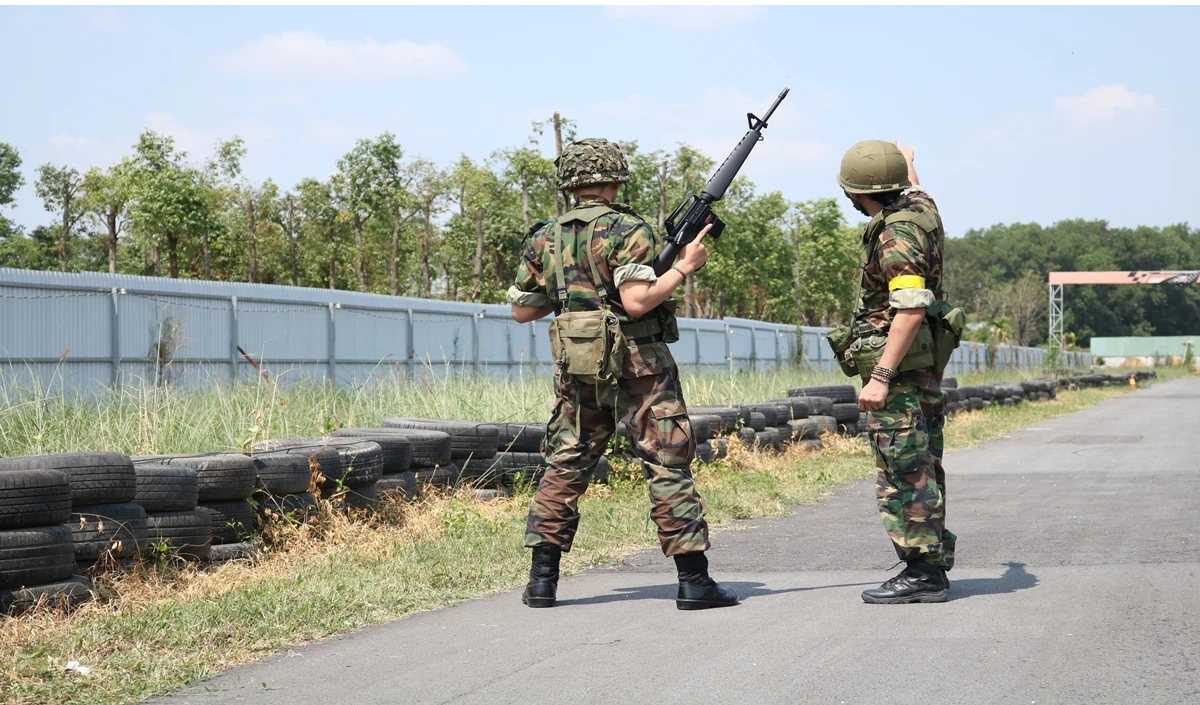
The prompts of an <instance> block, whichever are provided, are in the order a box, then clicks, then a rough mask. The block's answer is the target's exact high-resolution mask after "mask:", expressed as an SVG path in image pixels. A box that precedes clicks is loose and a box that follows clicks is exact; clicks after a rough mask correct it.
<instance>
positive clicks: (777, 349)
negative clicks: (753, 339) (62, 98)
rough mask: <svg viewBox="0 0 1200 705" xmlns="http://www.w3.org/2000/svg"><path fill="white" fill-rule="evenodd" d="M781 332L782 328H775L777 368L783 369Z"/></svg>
mask: <svg viewBox="0 0 1200 705" xmlns="http://www.w3.org/2000/svg"><path fill="white" fill-rule="evenodd" d="M779 334H780V330H779V329H778V328H776V329H775V369H777V370H780V369H783V361H782V360H780V359H779Z"/></svg>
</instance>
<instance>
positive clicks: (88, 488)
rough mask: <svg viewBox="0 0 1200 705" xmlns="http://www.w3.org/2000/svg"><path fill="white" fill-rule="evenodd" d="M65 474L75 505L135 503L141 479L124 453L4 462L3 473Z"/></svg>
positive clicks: (1, 463)
mask: <svg viewBox="0 0 1200 705" xmlns="http://www.w3.org/2000/svg"><path fill="white" fill-rule="evenodd" d="M5 470H61V471H62V472H63V473H65V474H66V476H67V482H68V483H69V484H70V486H71V504H73V505H76V506H78V505H90V504H120V503H123V502H130V501H133V495H134V494H135V493H136V492H137V475H136V474H134V471H133V463H132V462H131V461H130V459H129V456H128V455H123V454H121V453H55V454H53V455H29V456H24V457H19V458H0V471H5Z"/></svg>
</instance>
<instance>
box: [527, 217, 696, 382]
mask: <svg viewBox="0 0 1200 705" xmlns="http://www.w3.org/2000/svg"><path fill="white" fill-rule="evenodd" d="M595 208H600V209H603V210H604V211H606V212H604V213H602V214H601V215H600V216H599V218H592V217H591V216H594V215H595V211H594V210H592V209H595ZM593 220H594V221H595V224H596V228H595V231H594V232H593V233H592V252H591V254H592V256H591V258H587V257H584V256H583V253H582V252H581V250H582V249H583V243H584V242H585V241H586V239H587V230H588V225H589V223H590V222H591V221H593ZM559 223H562V224H563V225H565V226H566V231H565V232H564V233H563V251H562V253H561V255H558V254H556V253H554V251H553V247H552V245H553V242H554V239H555V235H556V230H557V228H558V224H559ZM658 248H659V242H658V240H657V238H655V236H654V231H653V230H651V228H650V226H649V225H647V224H646V221H644V220H642V219H641V217H639V216H638V215H637V214H636V213H634V212H633V210H631V209H630V208H629V207H628V206H624V205H622V204H619V203H607V202H606V201H604V200H603V199H601V198H598V197H586V196H585V197H584V198H582V199H580V201H579V204H578V205H576V207H575V208H574V209H572V210H571V211H569V212H567V213H565V214H563V216H562V217H560V218H559V219H558V220H555V221H551V222H550V223H549V224H548V225H545V226H543V227H541V228H539V229H537V230H536V231H535V232H534V233H533V235H532V236H531V237H530V238H529V243H528V244H527V245H526V246H525V252H524V254H523V255H522V256H521V265H520V267H518V268H517V279H516V282H515V283H514V284H513V286H512V287H511V288H509V290H508V302H509V303H510V304H513V305H516V306H553V307H554V311H555V313H562V312H563V306H562V304H561V303H560V301H559V297H558V286H559V285H558V283H557V282H556V281H555V279H556V275H555V266H554V260H553V257H555V256H561V257H562V258H563V273H564V275H565V277H566V279H567V281H566V294H567V305H566V308H567V310H570V311H594V310H598V309H600V308H602V306H603V304H602V302H601V299H600V293H599V291H598V290H597V288H596V283H597V282H599V284H600V285H601V286H602V287H603V288H604V290H605V292H606V293H607V294H608V306H609V308H610V309H611V310H612V312H613V313H615V314H617V317H618V318H619V319H620V320H621V322H622V323H632V322H633V321H634V320H635V319H633V318H632V317H630V316H629V314H627V313H626V312H625V308H624V307H623V306H622V305H621V293H620V290H619V289H620V286H621V285H622V284H624V283H625V282H630V281H646V282H653V281H656V280H657V279H658V277H657V276H656V275H655V274H654V269H653V268H652V267H651V265H652V264H653V262H654V258H655V257H657V256H658ZM593 265H594V268H593ZM636 320H642V319H636ZM673 364H674V363H673V361H672V358H671V353H670V350H669V349H668V348H667V344H666V343H665V342H658V341H656V342H644V343H636V344H631V345H630V346H629V354H628V355H627V356H626V358H625V366H624V369H623V370H622V375H621V376H622V377H625V378H627V379H628V378H634V377H644V376H647V375H656V374H661V373H662V372H663V370H664V369H666V368H668V367H670V366H672V365H673Z"/></svg>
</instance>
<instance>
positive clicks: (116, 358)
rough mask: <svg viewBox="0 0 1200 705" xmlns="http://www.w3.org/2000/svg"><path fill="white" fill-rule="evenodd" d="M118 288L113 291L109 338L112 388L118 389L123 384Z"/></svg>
mask: <svg viewBox="0 0 1200 705" xmlns="http://www.w3.org/2000/svg"><path fill="white" fill-rule="evenodd" d="M117 296H118V294H117V288H116V287H115V286H114V287H113V289H112V305H113V307H112V316H111V317H110V318H109V325H111V326H112V336H111V337H110V338H109V346H108V351H109V353H110V355H111V356H112V371H111V374H112V380H111V383H112V386H113V387H117V386H118V385H119V384H120V383H121V314H120V312H119V311H118V309H117Z"/></svg>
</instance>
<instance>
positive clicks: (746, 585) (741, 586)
mask: <svg viewBox="0 0 1200 705" xmlns="http://www.w3.org/2000/svg"><path fill="white" fill-rule="evenodd" d="M721 585H722V586H724V587H727V588H729V589H731V590H733V591H734V592H736V593H737V594H738V598H739V599H740V600H742V601H745V600H749V599H752V598H755V597H767V596H769V595H784V594H787V593H790V592H811V591H813V590H831V589H834V588H851V587H865V586H868V585H875V583H841V584H838V585H814V586H811V587H794V588H784V589H779V590H771V589H768V588H767V587H766V583H759V582H737V581H729V582H726V581H724V580H722V581H721ZM678 590H679V583H671V584H669V585H640V586H637V587H627V588H616V589H614V590H613V591H612V592H611V593H609V594H607V595H595V596H593V597H583V598H579V599H575V600H559V601H558V604H559V605H601V604H604V603H607V602H625V601H627V600H674V599H675V594H676V593H677V592H678Z"/></svg>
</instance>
